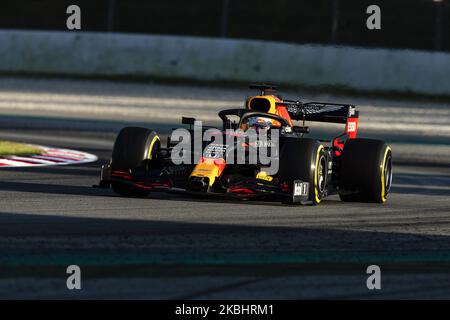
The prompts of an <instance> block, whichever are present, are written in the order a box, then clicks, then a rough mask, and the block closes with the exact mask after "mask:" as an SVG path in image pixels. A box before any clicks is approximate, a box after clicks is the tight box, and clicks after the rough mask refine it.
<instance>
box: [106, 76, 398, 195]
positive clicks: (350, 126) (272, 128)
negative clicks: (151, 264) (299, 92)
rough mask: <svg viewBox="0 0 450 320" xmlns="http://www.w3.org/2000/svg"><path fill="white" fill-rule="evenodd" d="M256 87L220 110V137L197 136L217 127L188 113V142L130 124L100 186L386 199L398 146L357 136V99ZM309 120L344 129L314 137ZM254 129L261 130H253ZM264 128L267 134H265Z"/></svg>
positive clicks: (124, 191) (133, 191) (132, 191)
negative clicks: (237, 104) (299, 96)
mask: <svg viewBox="0 0 450 320" xmlns="http://www.w3.org/2000/svg"><path fill="white" fill-rule="evenodd" d="M250 88H252V89H257V90H259V94H258V95H256V96H252V97H250V98H248V99H247V100H246V101H245V104H244V107H243V108H237V109H227V110H222V111H220V112H219V114H218V116H219V118H220V119H221V120H222V127H221V128H216V129H215V131H214V132H213V133H212V134H211V135H210V136H213V137H214V141H213V142H211V140H213V139H209V140H208V141H204V140H202V141H201V142H200V146H199V145H198V143H197V144H196V139H194V137H195V135H196V134H197V135H198V130H201V131H200V136H202V135H203V134H206V133H207V132H210V131H211V127H202V128H201V129H199V128H198V125H197V124H198V123H197V122H196V121H195V119H194V118H185V117H183V118H182V123H183V124H184V125H186V127H187V126H189V127H188V128H186V129H184V130H185V132H186V133H187V138H185V139H183V140H184V141H183V143H184V144H183V145H184V148H180V147H179V146H180V144H181V140H180V139H179V135H175V138H174V134H173V133H174V132H172V135H171V136H170V137H169V138H168V139H167V140H168V141H167V144H166V145H165V146H164V145H163V143H162V141H161V138H160V137H159V135H158V134H157V133H156V132H155V131H153V130H151V129H147V128H138V127H126V128H123V129H122V130H121V131H120V133H119V135H118V136H117V138H116V141H115V144H114V148H113V151H112V157H111V160H110V162H109V163H108V164H106V165H104V166H103V167H102V172H101V180H100V187H105V188H109V187H112V189H113V190H114V191H115V192H117V193H119V194H121V195H124V196H146V195H148V194H149V193H150V192H157V191H158V192H160V191H166V192H181V193H186V194H190V195H201V196H206V195H208V196H222V197H227V198H233V199H264V200H272V201H281V202H283V203H294V204H295V203H298V204H319V203H320V202H321V201H322V200H323V199H325V198H326V197H327V196H329V195H333V194H338V195H339V197H340V199H341V200H342V201H358V202H374V203H384V202H385V201H386V199H387V196H388V193H389V189H390V187H391V183H392V152H391V148H390V147H389V146H388V145H387V144H386V143H385V142H384V141H380V140H373V139H360V138H357V131H358V119H359V112H358V111H356V109H355V106H353V105H348V104H336V103H322V102H307V103H305V102H301V101H296V100H286V99H283V98H282V97H281V96H279V95H278V94H277V93H276V86H274V85H267V84H258V85H251V86H250ZM310 121H319V122H327V123H341V124H343V125H345V129H344V132H343V133H342V134H340V135H339V136H337V137H334V138H332V139H330V140H317V139H311V138H308V137H307V134H308V133H309V127H308V126H306V123H307V122H310ZM174 130H175V129H174ZM196 130H197V133H196ZM208 130H209V131H208ZM250 131H251V132H253V133H256V138H252V137H253V136H251V135H247V134H246V132H250ZM261 132H263V133H264V134H265V136H264V137H265V138H264V139H259V138H258V134H261ZM275 133H276V135H275ZM177 137H178V138H177ZM219 138H220V139H219ZM275 138H276V139H275ZM197 140H198V139H197ZM269 147H270V148H269ZM264 148H265V151H266V153H267V154H269V158H270V159H271V161H272V162H276V163H277V165H276V166H273V167H274V168H275V170H273V169H274V168H271V169H272V170H267V168H268V166H267V161H265V162H264V161H262V160H263V159H262V157H260V153H259V151H260V149H261V150H262V149H264ZM269 149H270V150H269ZM180 157H181V158H180ZM260 158H261V159H260ZM180 159H184V160H183V161H181V162H180ZM265 160H267V156H266V159H265Z"/></svg>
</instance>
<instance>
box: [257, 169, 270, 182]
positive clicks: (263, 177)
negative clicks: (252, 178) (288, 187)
mask: <svg viewBox="0 0 450 320" xmlns="http://www.w3.org/2000/svg"><path fill="white" fill-rule="evenodd" d="M256 179H261V180H265V181H272V180H273V177H271V176H269V175H268V174H267V172H264V171H260V172H259V173H258V174H257V175H256Z"/></svg>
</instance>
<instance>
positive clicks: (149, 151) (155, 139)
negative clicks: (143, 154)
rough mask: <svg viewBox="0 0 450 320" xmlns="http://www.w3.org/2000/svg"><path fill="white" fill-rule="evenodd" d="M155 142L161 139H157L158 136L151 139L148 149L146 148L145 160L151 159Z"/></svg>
mask: <svg viewBox="0 0 450 320" xmlns="http://www.w3.org/2000/svg"><path fill="white" fill-rule="evenodd" d="M156 141H161V139H159V136H154V137H153V139H152V142H151V143H150V148H148V154H147V159H150V160H151V159H152V151H153V146H154V145H155V143H156Z"/></svg>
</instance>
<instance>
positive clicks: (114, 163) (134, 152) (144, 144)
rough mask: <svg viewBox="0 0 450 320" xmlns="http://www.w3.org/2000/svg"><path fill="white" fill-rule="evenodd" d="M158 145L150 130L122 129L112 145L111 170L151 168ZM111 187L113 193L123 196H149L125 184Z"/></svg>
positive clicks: (116, 183)
mask: <svg viewBox="0 0 450 320" xmlns="http://www.w3.org/2000/svg"><path fill="white" fill-rule="evenodd" d="M160 145H161V140H160V138H159V136H158V135H157V134H156V132H154V131H152V130H150V129H145V128H138V127H126V128H123V129H122V130H121V131H120V133H119V135H118V136H117V138H116V142H115V143H114V148H113V152H112V157H111V169H112V170H113V171H125V172H128V171H130V169H134V168H138V167H142V166H151V164H152V161H155V159H154V155H155V152H156V150H157V149H158V148H159V147H160ZM146 169H148V168H146ZM111 186H112V189H113V190H114V191H115V192H117V193H119V194H121V195H124V196H135V197H143V196H147V195H148V194H149V190H147V189H143V188H139V187H135V186H132V185H129V184H125V183H120V182H112V183H111Z"/></svg>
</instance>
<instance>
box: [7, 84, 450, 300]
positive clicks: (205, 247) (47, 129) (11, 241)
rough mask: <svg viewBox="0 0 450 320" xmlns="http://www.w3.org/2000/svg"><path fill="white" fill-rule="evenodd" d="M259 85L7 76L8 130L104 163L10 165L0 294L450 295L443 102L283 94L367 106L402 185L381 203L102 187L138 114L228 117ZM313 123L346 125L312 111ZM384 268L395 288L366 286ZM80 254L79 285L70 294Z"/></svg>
mask: <svg viewBox="0 0 450 320" xmlns="http://www.w3.org/2000/svg"><path fill="white" fill-rule="evenodd" d="M252 93H253V92H252V91H250V90H245V88H244V89H236V88H232V87H227V88H220V87H218V86H216V87H207V86H188V85H180V84H175V85H163V84H154V83H128V82H110V81H100V80H97V81H88V80H68V79H41V78H13V77H4V78H1V81H0V139H2V140H10V141H19V142H27V143H32V144H39V145H50V146H54V147H57V148H67V149H73V150H79V151H82V152H87V153H89V154H93V155H95V156H96V157H98V160H97V161H95V162H91V163H86V164H71V165H68V166H54V167H29V168H0V203H1V206H0V252H1V255H0V297H1V298H37V297H38V298H151V299H175V298H186V299H214V298H225V299H227V298H244V299H264V298H272V299H278V298H286V299H298V298H368V299H372V298H450V146H449V143H448V141H450V107H449V106H448V105H446V104H445V103H439V102H429V101H426V100H423V101H410V100H387V99H381V98H361V97H351V96H343V95H335V94H331V93H317V92H312V93H311V92H308V91H306V90H303V91H298V92H296V91H292V90H290V91H287V92H286V93H284V92H281V94H282V95H283V96H286V97H287V98H300V99H301V100H304V101H328V102H333V101H335V102H346V103H354V104H355V105H357V106H358V109H359V110H360V112H361V120H360V135H361V136H362V137H375V138H382V139H385V140H387V141H388V142H389V143H390V144H391V146H392V149H393V154H394V184H393V188H392V191H391V192H392V193H391V194H390V195H389V199H388V202H387V203H386V204H384V205H378V204H362V203H343V202H340V201H339V199H338V197H330V198H329V199H327V200H325V201H323V203H321V204H320V205H319V206H315V207H314V206H304V207H299V206H289V205H282V204H279V203H267V202H254V201H247V202H233V201H222V200H220V201H219V200H212V199H202V198H194V199H192V198H187V197H185V196H180V195H172V194H165V193H155V194H151V195H150V197H148V198H124V197H120V196H118V195H115V194H114V193H113V192H112V191H110V190H103V189H96V188H93V187H92V185H94V184H97V183H98V179H99V173H100V167H101V165H102V164H104V163H106V162H107V161H108V158H109V157H110V154H111V149H112V145H113V142H114V138H115V135H116V134H117V132H118V131H119V130H120V128H122V127H123V126H125V125H142V126H146V127H149V128H154V129H156V130H157V131H158V132H160V133H161V134H162V135H163V136H167V134H168V133H169V132H170V129H171V128H174V127H178V126H179V123H180V120H181V116H182V115H184V116H195V117H197V118H198V119H200V120H203V121H205V124H208V123H212V124H218V118H217V117H216V114H217V112H218V111H219V110H221V109H225V108H233V107H240V106H242V104H243V101H244V99H245V97H246V96H248V95H251V94H252ZM310 128H311V135H312V136H315V137H331V136H333V134H334V133H336V132H340V130H342V128H341V127H339V126H334V125H333V126H326V125H324V124H315V123H310ZM372 264H376V265H378V266H380V268H381V272H382V280H381V281H382V289H381V290H375V291H371V290H368V289H367V287H366V280H367V277H368V275H367V274H366V268H367V267H368V266H369V265H372ZM68 265H79V266H80V268H81V270H82V290H72V291H70V290H68V289H67V287H66V279H67V275H66V267H67V266H68Z"/></svg>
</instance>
